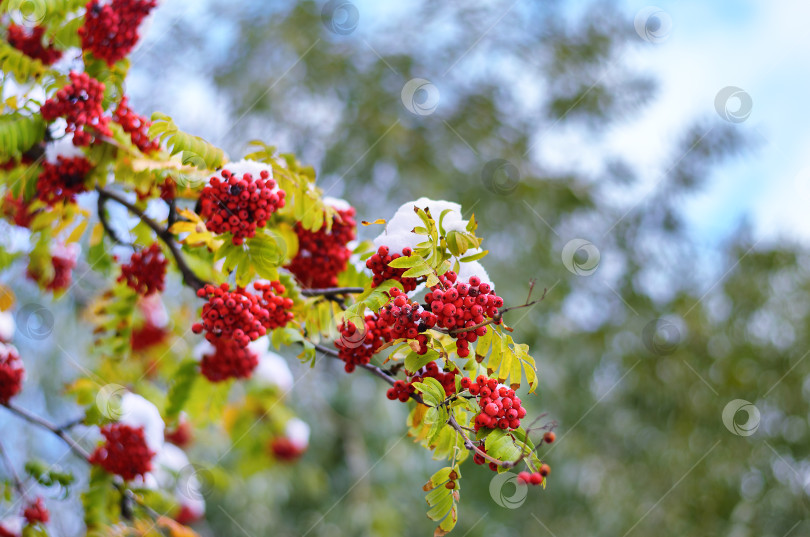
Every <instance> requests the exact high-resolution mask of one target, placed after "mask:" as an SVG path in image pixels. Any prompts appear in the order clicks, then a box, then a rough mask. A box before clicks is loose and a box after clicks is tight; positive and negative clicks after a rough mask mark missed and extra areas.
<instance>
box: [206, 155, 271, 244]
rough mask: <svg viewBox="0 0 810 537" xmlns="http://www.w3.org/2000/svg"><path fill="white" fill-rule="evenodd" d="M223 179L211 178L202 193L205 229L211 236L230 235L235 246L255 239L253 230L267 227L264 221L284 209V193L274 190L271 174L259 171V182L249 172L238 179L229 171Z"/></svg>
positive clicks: (224, 174)
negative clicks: (246, 240)
mask: <svg viewBox="0 0 810 537" xmlns="http://www.w3.org/2000/svg"><path fill="white" fill-rule="evenodd" d="M221 175H222V177H223V178H224V181H223V180H220V178H218V177H216V176H214V177H212V178H211V180H210V182H209V184H208V185H206V187H205V188H204V189H203V191H202V195H201V196H200V203H201V207H202V215H203V217H205V218H206V223H205V225H206V227H207V228H208V230H209V231H213V232H214V233H231V234H232V235H233V238H232V240H233V243H234V244H237V245H239V244H242V241H244V239H245V238H250V237H254V236H255V235H256V229H258V228H262V227H264V226H266V225H267V219H268V218H270V215H271V214H273V213H274V212H276V211H277V210H278V209H280V208H282V207H284V197H285V196H286V193H285V192H284V191H283V190H281V189H277V188H276V182H275V181H274V180H273V179H271V178H270V173H269V172H268V171H266V170H264V171H262V172H261V174H260V177H259V178H258V179H255V180H254V178H253V176H252V175H251V174H249V173H246V174H244V175H243V176H242V177H241V178H240V177H237V176H236V175H234V174H232V173H231V172H229V171H228V170H222V172H221Z"/></svg>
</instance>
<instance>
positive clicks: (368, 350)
mask: <svg viewBox="0 0 810 537" xmlns="http://www.w3.org/2000/svg"><path fill="white" fill-rule="evenodd" d="M364 324H365V329H364V330H359V329H358V328H357V326H356V325H355V324H354V323H353V322H347V323H344V324H342V325H341V326H340V338H339V339H337V340H335V347H337V349H338V358H340V359H341V360H343V361H344V362H345V363H346V366H345V369H346V373H351V372H352V371H354V369H355V367H357V366H358V365H365V364H367V363H369V362H370V361H371V357H372V356H373V355H374V353H375V352H377V351H378V350H379V349H380V347H382V346H383V345H384V344H385V343H386V342H388V341H391V339H392V338H391V327H390V326H389V325H388V324H387V323H384V322H382V321H380V319H379V318H378V317H377V316H376V315H366V318H365V319H364Z"/></svg>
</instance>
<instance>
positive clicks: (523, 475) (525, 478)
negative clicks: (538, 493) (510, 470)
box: [517, 472, 531, 485]
mask: <svg viewBox="0 0 810 537" xmlns="http://www.w3.org/2000/svg"><path fill="white" fill-rule="evenodd" d="M517 478H518V481H519V482H520V483H524V484H526V485H528V484H529V480H530V479H531V474H530V473H529V472H520V473H519V474H518V476H517Z"/></svg>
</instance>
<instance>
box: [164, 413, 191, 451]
mask: <svg viewBox="0 0 810 537" xmlns="http://www.w3.org/2000/svg"><path fill="white" fill-rule="evenodd" d="M163 437H164V438H165V439H166V442H170V443H172V444H174V445H175V446H177V447H179V448H186V447H188V445H189V444H191V441H192V440H193V439H194V434H193V432H192V430H191V424H190V423H189V422H188V420H187V419H186V418H184V417H183V414H181V415H180V419H179V420H178V422H177V426H176V427H175V428H174V429H171V430H166V431H165V432H164V433H163Z"/></svg>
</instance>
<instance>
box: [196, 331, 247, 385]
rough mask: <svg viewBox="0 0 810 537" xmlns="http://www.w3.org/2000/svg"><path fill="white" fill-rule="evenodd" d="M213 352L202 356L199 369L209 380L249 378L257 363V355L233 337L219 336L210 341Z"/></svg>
mask: <svg viewBox="0 0 810 537" xmlns="http://www.w3.org/2000/svg"><path fill="white" fill-rule="evenodd" d="M212 345H213V346H214V352H213V353H210V354H206V355H204V356H203V359H202V362H200V371H201V372H202V374H203V376H205V378H207V379H208V380H210V381H211V382H220V381H223V380H226V379H229V378H243V379H246V378H250V375H252V374H253V370H254V369H256V366H257V365H259V357H258V356H257V355H256V353H254V352H253V351H252V350H250V348H248V347H243V346H241V345H240V344H239V343H237V342H236V341H235V340H233V339H224V338H219V339H215V340H214V341H213V342H212Z"/></svg>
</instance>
